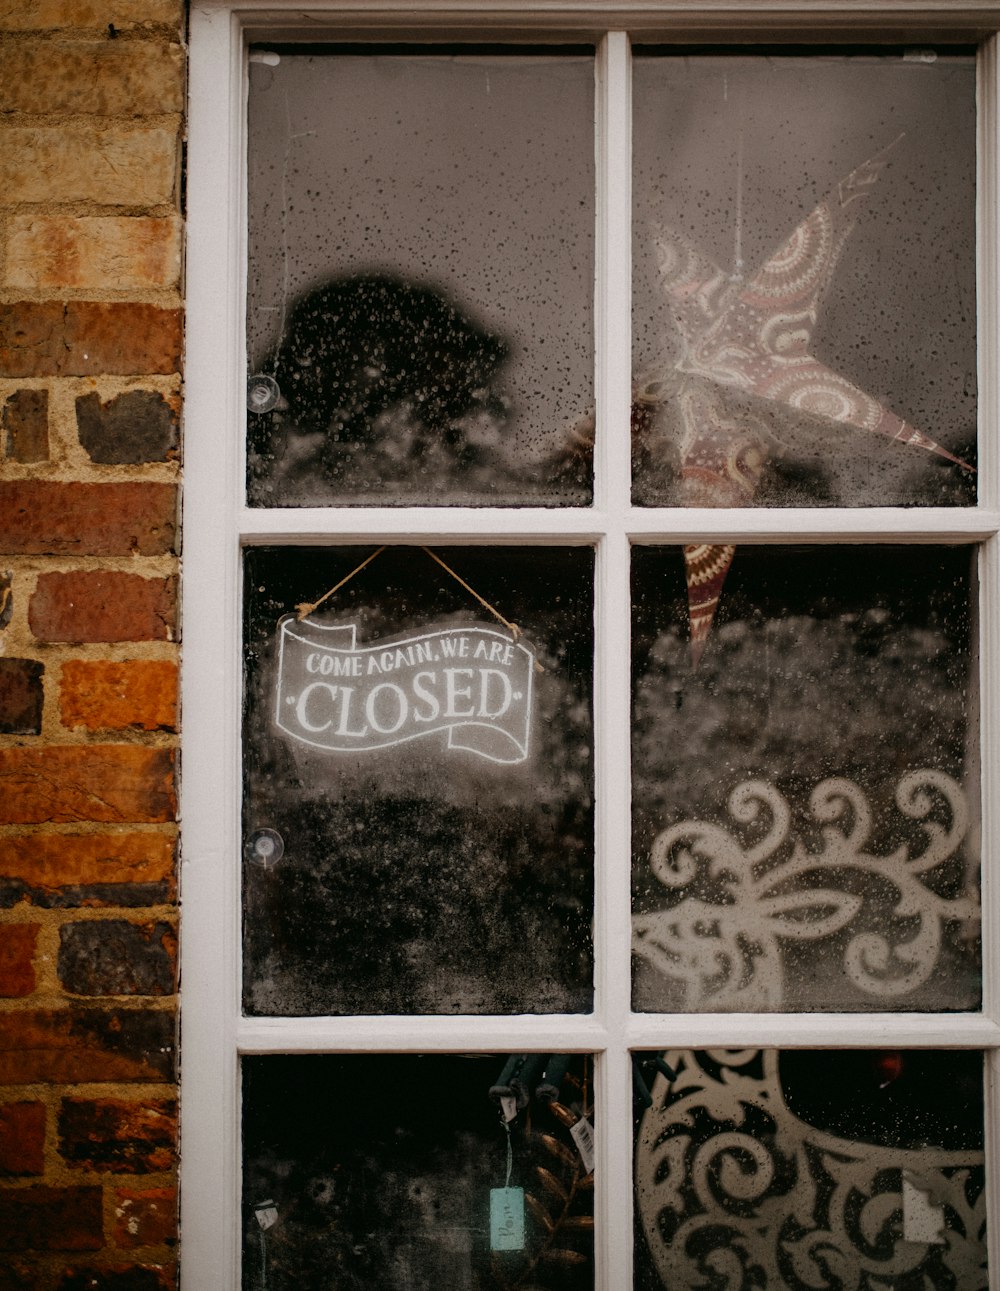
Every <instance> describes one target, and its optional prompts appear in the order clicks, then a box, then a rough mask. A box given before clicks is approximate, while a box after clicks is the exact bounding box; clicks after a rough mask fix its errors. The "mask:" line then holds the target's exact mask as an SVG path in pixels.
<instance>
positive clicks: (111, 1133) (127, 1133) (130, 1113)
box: [59, 1098, 177, 1174]
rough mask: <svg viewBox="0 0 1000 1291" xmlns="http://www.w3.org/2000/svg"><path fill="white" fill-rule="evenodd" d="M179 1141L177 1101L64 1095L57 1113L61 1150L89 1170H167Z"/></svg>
mask: <svg viewBox="0 0 1000 1291" xmlns="http://www.w3.org/2000/svg"><path fill="white" fill-rule="evenodd" d="M176 1140H177V1104H176V1103H175V1102H174V1101H173V1100H172V1099H166V1098H157V1099H147V1100H146V1101H144V1102H142V1103H132V1102H126V1101H125V1100H124V1099H117V1098H103V1099H91V1098H64V1099H63V1102H62V1107H61V1108H60V1111H59V1152H60V1155H61V1156H62V1158H63V1160H64V1161H66V1162H68V1163H69V1164H70V1165H72V1166H76V1167H78V1168H80V1169H85V1170H109V1171H113V1172H115V1173H117V1174H151V1173H154V1172H155V1171H158V1170H169V1169H170V1168H171V1167H172V1166H173V1163H174V1150H175V1144H176Z"/></svg>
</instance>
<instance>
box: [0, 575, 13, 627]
mask: <svg viewBox="0 0 1000 1291" xmlns="http://www.w3.org/2000/svg"><path fill="white" fill-rule="evenodd" d="M13 613H14V575H13V574H12V573H11V572H10V570H9V569H0V628H5V627H6V626H7V624H8V623H9V622H10V620H11V615H12V614H13Z"/></svg>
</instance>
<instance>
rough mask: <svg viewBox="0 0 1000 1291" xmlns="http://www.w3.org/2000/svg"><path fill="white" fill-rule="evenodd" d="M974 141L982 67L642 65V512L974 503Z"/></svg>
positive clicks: (766, 62) (638, 313) (802, 60)
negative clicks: (658, 507)
mask: <svg viewBox="0 0 1000 1291" xmlns="http://www.w3.org/2000/svg"><path fill="white" fill-rule="evenodd" d="M975 120H976V119H975V62H974V59H973V57H972V56H971V55H970V56H968V57H964V56H956V55H953V54H947V55H935V54H934V53H933V52H927V51H922V52H918V53H916V54H914V52H913V51H910V52H907V53H902V52H894V53H891V54H886V55H884V56H878V57H876V56H852V57H847V56H834V55H827V54H824V55H818V56H812V57H782V56H775V57H764V56H761V57H750V56H738V57H734V56H719V57H705V58H679V57H647V58H640V59H638V60H637V61H636V66H635V151H634V157H635V226H634V235H635V236H634V247H635V250H634V255H635V297H634V330H635V358H634V363H635V369H634V371H635V387H634V422H635V430H636V440H635V443H636V453H635V462H634V482H635V496H636V500H637V502H639V503H641V504H643V505H654V504H666V505H680V506H753V505H767V506H829V505H833V506H886V505H935V506H940V505H969V504H971V503H973V502H974V501H975V478H976V477H975V473H974V471H973V470H972V467H974V466H975V460H976V442H975V435H976V337H975V317H976V304H975V264H976V242H975V167H976V158H975V142H976V125H975ZM956 459H960V460H957V461H956Z"/></svg>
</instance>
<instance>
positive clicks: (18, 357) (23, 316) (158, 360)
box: [0, 301, 181, 377]
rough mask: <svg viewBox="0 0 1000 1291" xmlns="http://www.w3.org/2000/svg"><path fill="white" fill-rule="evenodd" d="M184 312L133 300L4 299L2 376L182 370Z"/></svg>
mask: <svg viewBox="0 0 1000 1291" xmlns="http://www.w3.org/2000/svg"><path fill="white" fill-rule="evenodd" d="M180 363H181V312H180V310H179V309H162V308H160V307H159V306H157V305H143V304H136V303H132V302H127V303H125V302H116V303H113V304H102V303H98V302H95V301H69V302H67V303H65V304H61V303H56V302H43V303H36V302H34V301H17V302H15V303H13V304H7V305H3V304H0V377H55V376H98V375H100V374H101V373H107V374H109V375H119V376H130V375H146V374H150V373H154V374H155V373H161V374H167V373H172V372H177V371H179V370H180Z"/></svg>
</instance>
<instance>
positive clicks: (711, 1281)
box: [634, 1049, 989, 1291]
mask: <svg viewBox="0 0 1000 1291" xmlns="http://www.w3.org/2000/svg"><path fill="white" fill-rule="evenodd" d="M657 1058H659V1064H660V1068H661V1069H659V1070H658V1069H657V1063H656V1060H657ZM636 1062H637V1066H638V1068H639V1071H640V1080H641V1081H642V1082H643V1083H642V1086H641V1087H640V1085H639V1083H638V1082H637V1090H639V1097H637V1100H636V1109H637V1110H636V1147H635V1152H636V1159H635V1197H636V1233H635V1249H636V1275H635V1282H634V1285H635V1287H636V1288H637V1291H660V1289H661V1288H663V1289H664V1291H687V1289H688V1288H690V1289H691V1291H694V1288H698V1289H699V1291H701V1289H702V1288H707V1287H712V1288H720V1291H721V1288H723V1287H725V1288H726V1289H727V1291H751V1288H753V1289H754V1291H756V1289H758V1288H761V1289H763V1288H768V1289H770V1291H778V1289H779V1288H790V1289H792V1291H806V1288H809V1291H813V1289H814V1288H818V1287H824V1288H833V1287H837V1288H847V1287H850V1288H852V1289H853V1291H886V1288H890V1287H891V1288H893V1291H929V1289H930V1288H932V1287H938V1288H944V1287H952V1288H957V1287H962V1288H964V1289H965V1291H977V1289H978V1288H985V1287H987V1286H988V1285H989V1282H988V1277H987V1272H986V1203H985V1196H984V1191H983V1187H984V1181H983V1058H982V1054H979V1053H965V1052H957V1053H956V1052H949V1053H931V1052H923V1051H912V1050H911V1051H902V1052H900V1051H885V1050H877V1051H867V1052H858V1051H850V1050H849V1051H846V1052H845V1051H827V1052H811V1051H810V1052H785V1053H776V1052H774V1051H768V1050H763V1051H761V1050H755V1049H743V1050H735V1049H733V1050H727V1049H722V1050H711V1051H708V1052H692V1051H690V1050H673V1051H668V1052H666V1053H664V1054H662V1056H660V1055H648V1054H643V1055H638V1056H637V1058H636ZM668 1073H669V1074H668Z"/></svg>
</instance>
